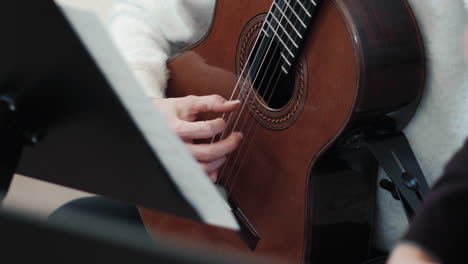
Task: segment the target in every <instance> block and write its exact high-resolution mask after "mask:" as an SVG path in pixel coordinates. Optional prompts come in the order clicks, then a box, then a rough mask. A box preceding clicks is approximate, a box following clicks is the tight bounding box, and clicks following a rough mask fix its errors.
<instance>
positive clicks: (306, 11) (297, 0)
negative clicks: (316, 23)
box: [296, 0, 312, 17]
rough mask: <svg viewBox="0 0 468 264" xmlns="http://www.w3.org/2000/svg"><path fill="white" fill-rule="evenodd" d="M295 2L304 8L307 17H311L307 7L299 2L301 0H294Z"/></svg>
mask: <svg viewBox="0 0 468 264" xmlns="http://www.w3.org/2000/svg"><path fill="white" fill-rule="evenodd" d="M296 3H298V4H299V5H300V6H301V7H302V9H304V11H305V13H306V14H307V16H308V17H312V15H311V14H310V13H309V11H308V10H307V8H306V7H305V6H304V4H303V3H302V2H301V0H296Z"/></svg>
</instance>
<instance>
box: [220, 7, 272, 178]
mask: <svg viewBox="0 0 468 264" xmlns="http://www.w3.org/2000/svg"><path fill="white" fill-rule="evenodd" d="M275 1H276V0H275ZM275 1H274V2H273V4H272V7H271V8H270V11H269V15H270V14H272V12H271V11H272V9H273V6H274V3H275ZM268 17H269V16H267V17H266V19H265V21H267V20H268ZM265 26H266V23H265V22H263V25H262V29H263V28H264V27H265ZM276 29H278V28H276ZM276 29H275V30H276ZM261 36H262V31H261V32H260V33H259V35H258V37H257V41H258V39H259V38H260V37H261ZM265 39H267V38H263V39H262V42H261V44H263V41H264V40H265ZM273 43H274V38H270V42H269V43H268V48H267V51H266V53H268V52H269V50H270V48H271V46H272V44H273ZM254 47H255V46H254ZM253 51H254V49H252V51H251V53H252V52H253ZM257 56H258V54H256V57H255V58H254V60H255V59H257ZM266 59H267V56H264V57H263V59H262V61H261V63H260V65H259V67H258V69H261V68H262V66H263V65H264V63H265V60H266ZM270 63H271V61H270ZM247 67H249V59H247V60H246V63H245V66H244V68H247ZM250 72H251V69H250V68H249V70H248V71H247V74H248V75H249V74H250ZM259 73H260V70H257V72H256V74H255V76H254V80H253V82H248V81H249V77H248V75H247V76H246V77H243V76H241V77H240V78H245V79H244V82H243V84H242V88H241V89H239V94H238V96H237V99H241V97H242V96H243V94H245V90H246V89H245V88H246V87H248V83H255V81H256V80H257V78H258V75H259ZM252 88H253V85H251V86H250V89H248V92H247V95H245V98H244V99H247V98H249V96H250V93H251V91H252V90H253V89H252ZM241 101H242V100H241ZM246 103H247V101H246V100H244V102H243V104H242V106H241V107H240V108H239V109H238V110H236V111H234V112H232V113H231V114H230V115H229V119H228V120H227V122H226V129H225V130H224V131H223V133H222V134H221V136H220V139H219V140H222V139H224V136H225V135H230V134H231V133H232V132H234V130H235V128H236V125H237V121H238V120H239V117H240V116H241V115H242V112H243V110H244V108H245V105H246ZM237 113H238V114H237ZM235 115H237V118H236V122H235V125H234V126H233V128H232V129H231V131H230V132H229V133H227V134H226V132H227V131H228V130H229V129H228V128H229V125H230V124H231V123H232V122H231V118H232V117H233V116H235ZM241 144H242V143H241ZM231 154H232V153H229V154H228V157H227V158H226V161H225V164H226V163H228V161H229V160H230V158H231ZM225 168H226V166H223V167H222V169H221V171H220V172H219V174H218V175H219V176H220V177H218V178H219V180H221V178H225V177H224V176H223V175H225V174H224V170H225ZM219 180H218V182H219Z"/></svg>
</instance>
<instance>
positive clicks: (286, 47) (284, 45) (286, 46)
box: [262, 20, 294, 58]
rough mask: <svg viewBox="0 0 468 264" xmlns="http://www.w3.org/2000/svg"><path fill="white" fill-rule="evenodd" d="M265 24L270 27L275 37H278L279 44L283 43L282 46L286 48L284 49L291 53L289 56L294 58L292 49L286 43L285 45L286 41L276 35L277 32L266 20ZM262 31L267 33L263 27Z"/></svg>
mask: <svg viewBox="0 0 468 264" xmlns="http://www.w3.org/2000/svg"><path fill="white" fill-rule="evenodd" d="M265 22H266V24H267V25H268V26H269V27H270V29H271V31H272V32H273V34H274V35H275V36H276V39H278V40H279V41H280V42H281V44H283V47H284V48H285V49H286V51H287V52H288V53H289V54H290V55H291V57H293V58H294V53H292V51H291V50H290V49H289V47H288V45H286V43H285V42H284V41H283V40H282V39H281V37H280V36H279V35H278V33H277V32H276V31H275V29H274V28H272V27H271V25H270V23H268V21H266V20H265ZM262 31H263V32H264V33H265V34H267V35H268V33H267V32H266V30H265V29H264V28H262Z"/></svg>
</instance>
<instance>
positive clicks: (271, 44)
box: [249, 36, 296, 109]
mask: <svg viewBox="0 0 468 264" xmlns="http://www.w3.org/2000/svg"><path fill="white" fill-rule="evenodd" d="M262 49H264V52H265V50H266V56H265V57H261V56H254V55H252V56H251V58H250V61H249V64H250V65H249V66H250V68H251V69H252V70H251V71H250V79H251V80H252V82H253V87H254V88H255V90H256V91H257V95H258V96H259V97H260V98H259V99H261V101H263V102H262V103H263V104H265V105H266V106H267V107H268V108H272V109H281V108H284V107H285V106H286V105H287V104H288V103H289V101H290V100H291V98H292V95H293V92H294V82H295V75H296V73H295V70H294V68H291V69H290V70H289V71H288V73H287V74H286V72H285V70H284V69H283V68H284V65H283V64H284V60H283V59H282V57H281V48H280V43H277V42H276V41H271V39H270V38H268V37H266V36H263V37H261V38H260V39H259V40H258V41H257V45H256V46H255V47H254V49H253V53H252V54H257V52H259V50H262ZM255 69H257V70H255Z"/></svg>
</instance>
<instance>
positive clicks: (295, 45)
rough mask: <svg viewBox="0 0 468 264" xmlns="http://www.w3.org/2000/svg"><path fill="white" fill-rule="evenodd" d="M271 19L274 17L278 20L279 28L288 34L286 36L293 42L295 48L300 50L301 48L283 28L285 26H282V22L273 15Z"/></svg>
mask: <svg viewBox="0 0 468 264" xmlns="http://www.w3.org/2000/svg"><path fill="white" fill-rule="evenodd" d="M271 17H273V18H274V19H275V20H276V22H277V24H278V26H279V27H280V28H281V29H282V30H283V33H284V34H286V36H287V37H288V38H289V40H290V41H291V42H292V44H293V45H294V47H296V48H299V46H298V45H297V44H296V41H295V40H294V39H293V38H292V37H291V35H289V33H288V32H287V31H286V29H285V28H284V27H283V25H281V22H280V21H279V20H278V19H277V18H276V16H275V15H274V14H271ZM267 23H268V20H267ZM270 26H271V25H270Z"/></svg>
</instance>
